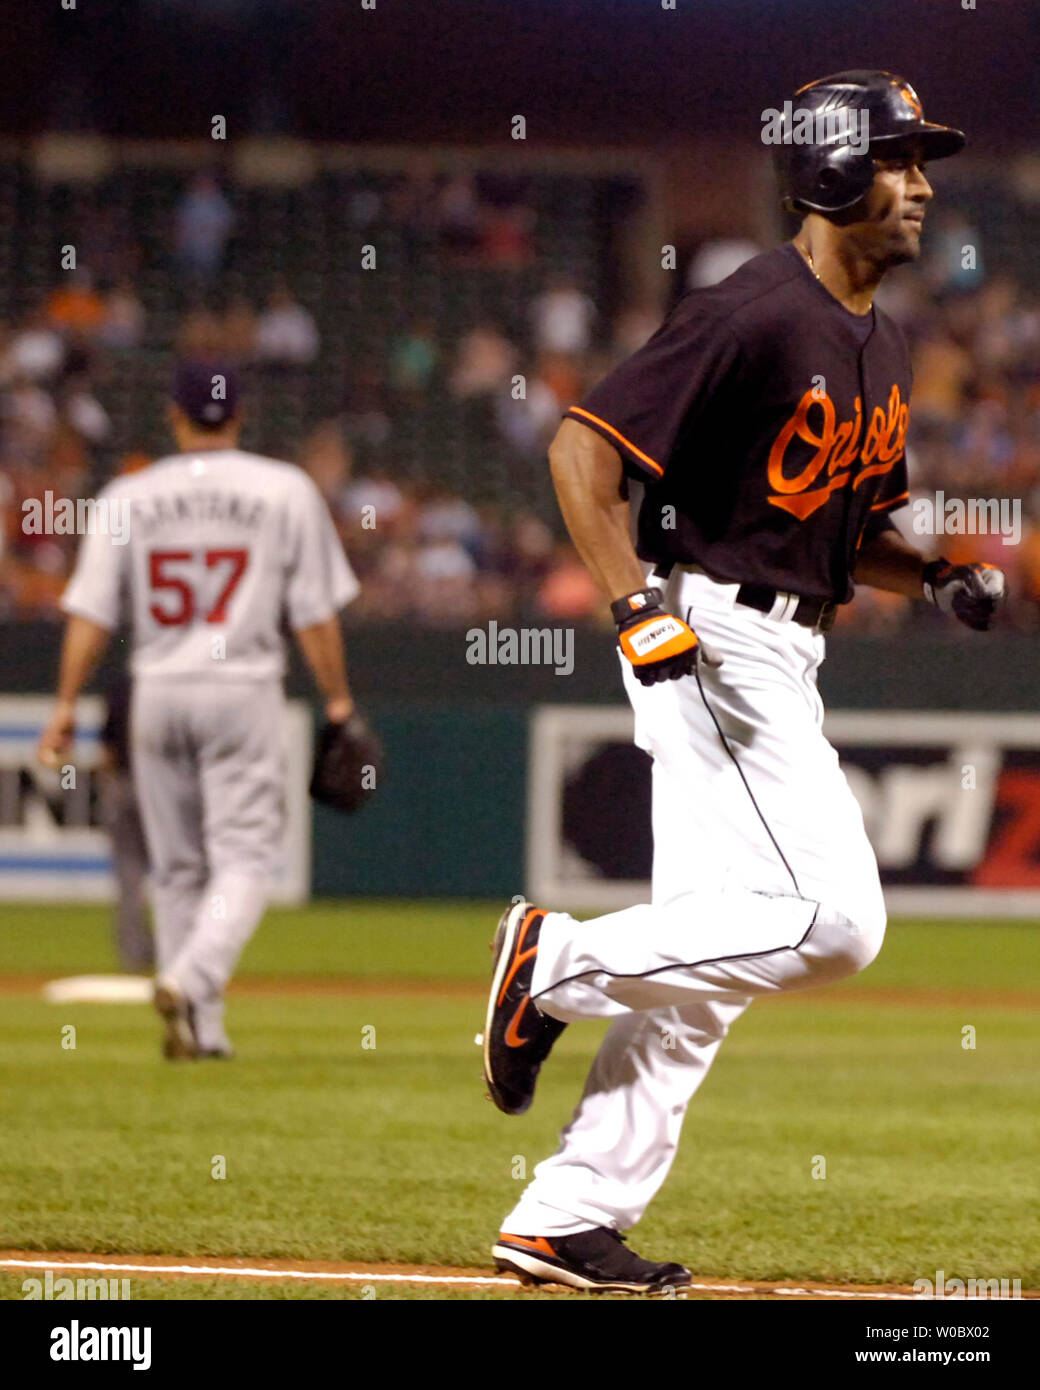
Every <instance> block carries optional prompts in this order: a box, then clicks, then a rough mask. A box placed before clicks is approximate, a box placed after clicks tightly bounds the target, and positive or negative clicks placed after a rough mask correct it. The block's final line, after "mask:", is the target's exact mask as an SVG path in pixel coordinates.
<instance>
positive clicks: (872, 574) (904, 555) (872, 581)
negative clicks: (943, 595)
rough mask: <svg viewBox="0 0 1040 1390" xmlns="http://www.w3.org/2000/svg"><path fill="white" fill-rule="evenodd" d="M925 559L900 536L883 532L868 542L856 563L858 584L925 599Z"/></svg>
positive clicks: (864, 543) (861, 549) (864, 544)
mask: <svg viewBox="0 0 1040 1390" xmlns="http://www.w3.org/2000/svg"><path fill="white" fill-rule="evenodd" d="M924 565H925V559H924V556H923V555H922V554H921V553H920V551H917V550H915V549H914V547H913V546H912V545H910V543H909V542H908V541H906V540H904V539H903V537H902V536H901V535H900V534H899V532H898V531H882V532H881V533H880V534H879V535H877V536H874V537H873V538H872V539H871V540H869V541H864V542H863V544H862V546H861V547H860V551H859V556H858V558H857V560H856V583H857V584H869V585H870V587H871V588H872V589H888V590H889V591H890V592H891V593H894V594H904V595H905V596H906V597H907V598H922V597H923V590H922V583H923V571H924Z"/></svg>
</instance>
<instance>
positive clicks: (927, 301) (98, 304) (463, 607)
mask: <svg viewBox="0 0 1040 1390" xmlns="http://www.w3.org/2000/svg"><path fill="white" fill-rule="evenodd" d="M370 196H375V195H370ZM386 201H387V208H388V209H389V212H390V214H391V215H392V216H394V217H396V218H397V219H398V220H399V221H400V223H401V225H402V226H405V227H411V228H412V229H413V231H414V230H416V229H417V228H419V229H423V230H424V234H425V235H427V237H432V238H433V240H434V242H435V245H436V253H437V255H438V256H439V257H440V258H441V261H442V264H443V267H444V273H445V275H446V276H450V274H451V271H452V269H453V267H457V266H466V267H473V266H477V267H480V268H481V269H483V270H485V271H486V272H487V273H488V275H489V276H491V277H499V278H500V279H501V278H503V277H504V279H505V282H506V288H507V292H508V283H509V277H510V276H511V275H512V274H514V273H515V272H516V271H517V269H519V268H524V269H526V270H528V271H530V269H531V266H532V257H533V240H532V236H533V229H534V226H535V223H536V221H537V217H538V211H537V209H536V208H535V207H532V206H529V205H526V204H525V203H524V202H523V201H522V200H513V201H510V200H508V199H506V200H504V201H503V200H501V199H499V200H490V201H487V202H482V201H481V198H480V196H479V192H478V190H477V188H476V187H475V185H474V182H473V180H472V179H471V178H469V177H467V176H462V175H458V176H452V177H445V178H443V179H441V180H440V181H438V180H430V181H429V183H428V185H427V184H424V183H423V182H422V181H421V180H420V181H417V182H413V183H411V184H410V183H408V181H407V180H405V181H404V183H403V184H399V185H398V186H397V187H396V190H391V193H390V194H389V195H388V196H387V200H386ZM387 208H384V209H383V211H384V213H385V212H386V211H387ZM353 215H354V216H356V217H358V216H360V217H362V218H363V217H364V216H365V208H364V207H360V208H355V209H354V210H353ZM238 216H239V214H238V213H237V212H236V208H235V195H234V191H233V190H225V189H223V188H222V187H221V186H220V184H219V182H218V181H217V179H216V178H214V177H212V176H210V175H206V174H200V175H197V176H196V177H194V178H193V179H191V180H190V181H189V182H188V183H187V184H186V185H185V187H184V189H183V192H182V195H181V197H180V199H179V201H178V203H177V205H176V208H175V209H174V212H173V216H172V218H171V222H170V226H169V228H168V230H167V247H168V256H169V264H170V268H171V274H173V275H175V276H177V277H179V279H178V284H179V286H180V295H181V302H183V304H184V306H185V308H184V311H183V313H182V314H181V316H180V320H179V322H178V323H177V325H176V328H175V332H174V334H173V337H172V341H170V342H168V343H166V344H165V345H164V346H165V347H167V348H169V349H171V350H172V351H174V352H175V353H176V354H177V355H179V356H182V357H201V358H211V359H220V360H231V361H234V362H235V363H236V364H238V366H239V367H240V369H241V371H242V373H243V375H244V378H245V380H246V382H247V387H248V391H247V398H248V395H249V394H250V393H251V394H252V396H253V398H254V399H256V398H262V397H263V396H264V393H265V392H266V391H267V390H268V389H269V388H270V387H271V386H272V385H275V384H277V386H278V388H279V389H280V390H281V391H282V392H283V393H284V392H285V391H288V392H290V393H301V394H306V390H307V387H308V383H309V382H310V381H311V380H312V376H313V372H314V369H315V364H316V363H318V362H320V360H321V354H322V352H323V350H324V349H323V341H322V331H321V328H320V326H319V321H320V314H319V313H318V310H319V308H320V306H319V305H316V304H307V303H304V302H303V298H304V296H303V295H302V294H298V293H297V292H296V290H295V289H294V286H293V285H292V284H290V283H288V281H287V280H286V279H284V278H280V277H271V278H269V279H268V280H267V281H265V282H264V283H257V284H254V285H252V286H251V290H250V292H249V293H237V292H236V293H234V294H233V295H231V296H229V297H222V295H221V293H220V285H221V276H222V271H223V268H224V266H225V264H226V259H227V255H228V247H229V244H230V243H231V241H232V238H233V236H234V230H235V226H236V218H237V217H238ZM929 230H930V232H931V236H930V238H929V242H928V251H927V254H926V256H925V257H924V259H923V260H922V262H921V263H920V264H919V265H917V266H914V267H906V268H904V269H902V270H900V271H898V272H895V273H894V274H892V275H891V276H890V277H889V279H888V280H887V281H886V283H885V285H884V286H883V288H882V291H881V293H880V295H879V303H881V304H882V305H883V306H884V308H885V309H886V310H887V311H888V312H889V313H891V314H892V315H893V316H894V317H895V318H896V319H897V320H898V321H899V322H900V323H901V324H902V325H903V327H904V329H905V331H906V333H907V336H908V338H909V341H910V344H911V349H912V354H913V361H914V376H915V380H914V395H913V401H912V424H911V433H910V444H909V466H910V476H911V486H912V490H913V491H912V505H911V508H910V509H908V510H907V511H906V512H904V513H903V514H902V517H903V523H904V525H906V526H907V527H908V529H909V532H910V534H911V535H913V533H914V532H915V531H917V532H918V534H917V539H918V540H919V541H920V543H921V544H922V545H923V546H926V547H929V548H931V547H934V548H935V549H936V550H941V551H942V552H943V553H945V554H946V555H947V556H948V557H949V558H950V559H954V560H956V559H959V558H962V557H968V558H973V559H978V558H981V559H985V560H988V561H990V562H991V563H994V564H997V565H999V566H1000V567H1001V568H1003V569H1004V570H1006V571H1007V572H1008V576H1009V582H1010V585H1011V589H1012V594H1013V601H1012V603H1011V605H1010V612H1009V618H1008V621H1010V622H1012V623H1014V624H1016V625H1018V626H1021V627H1027V628H1028V627H1036V626H1038V625H1040V305H1038V302H1037V300H1036V298H1035V296H1030V295H1029V294H1028V293H1027V292H1026V290H1025V289H1024V288H1023V287H1022V286H1020V285H1018V284H1016V283H1015V282H1014V281H1013V280H1012V279H1011V278H1009V277H1008V276H1007V275H1006V274H1003V273H1001V271H1000V269H999V267H993V268H990V267H988V266H987V264H986V260H985V246H984V244H982V242H983V238H981V236H980V234H979V232H978V231H977V229H975V228H972V227H971V226H970V225H969V224H968V223H967V222H966V221H965V219H964V218H963V217H962V216H961V215H959V214H955V213H951V212H946V213H936V214H935V219H934V225H933V226H932V227H930V229H929ZM966 244H971V245H972V246H973V247H974V248H975V257H974V262H973V263H972V264H970V267H969V268H966V267H965V264H964V262H965V257H964V256H963V254H962V252H963V247H964V246H965V245H966ZM757 249H758V248H756V247H755V246H754V245H752V244H750V243H747V242H740V243H729V242H725V243H724V242H711V243H707V244H704V245H701V246H700V247H699V248H694V250H695V254H694V255H692V256H691V258H690V259H689V261H688V263H686V264H685V266H684V268H683V270H682V272H681V274H680V276H679V277H677V281H678V282H677V288H676V293H679V292H681V290H682V289H683V288H685V286H686V285H697V284H705V283H711V282H713V281H714V280H716V279H718V278H721V276H722V275H724V274H726V273H729V271H730V270H732V269H733V268H735V267H736V265H738V264H739V263H740V261H741V260H742V259H744V258H746V257H747V256H748V255H750V254H754V252H755V251H756V250H757ZM143 255H144V252H143V251H142V249H141V248H140V247H139V246H135V245H134V244H133V242H132V239H131V240H130V241H129V242H127V243H126V244H123V245H119V246H115V247H113V244H112V242H111V239H110V241H109V243H108V244H107V245H106V246H104V247H103V248H102V249H101V250H100V251H99V252H98V255H97V257H96V263H97V264H96V266H92V265H90V264H89V263H87V262H86V261H85V260H84V261H82V262H81V264H80V265H79V267H78V268H76V269H71V270H69V271H67V272H64V273H63V274H62V275H61V276H60V278H56V280H55V283H54V284H53V286H51V287H50V288H49V289H48V290H47V291H46V292H45V293H44V294H43V295H42V296H41V297H40V298H39V300H38V302H36V303H35V304H33V305H32V306H31V307H30V308H29V310H28V311H27V312H25V313H24V314H23V315H21V317H20V318H19V319H18V320H17V321H16V322H12V323H4V324H0V616H2V617H26V618H57V616H58V609H57V602H58V598H59V596H60V593H61V590H62V587H63V585H64V582H65V578H66V576H67V574H68V571H69V567H70V564H71V561H72V558H73V556H74V553H75V547H76V543H77V541H76V537H75V536H74V535H71V536H64V535H57V534H42V535H36V534H31V533H29V532H28V531H27V530H26V529H25V527H24V526H23V525H22V521H23V512H22V504H23V502H24V501H25V500H26V499H29V498H33V497H38V498H39V497H42V496H43V495H44V494H45V493H46V492H48V491H50V492H51V493H53V495H54V496H55V497H71V498H77V497H82V496H87V495H90V494H91V493H92V492H93V491H94V490H96V488H97V487H98V486H99V485H100V483H102V482H104V481H105V480H106V478H107V477H109V476H111V475H112V474H114V473H118V472H120V471H125V470H130V469H133V468H137V467H141V466H143V465H145V464H147V463H148V462H149V461H150V460H149V457H148V455H147V454H145V453H143V452H142V449H141V445H140V442H139V441H138V440H135V439H133V438H122V437H119V431H118V430H117V429H116V428H115V427H114V425H113V420H112V418H111V416H110V413H109V412H108V411H107V410H106V407H105V404H104V401H105V399H106V389H107V388H108V387H109V386H110V385H111V383H112V382H113V381H114V380H116V379H120V378H123V379H125V378H126V377H127V376H128V375H129V376H132V374H133V372H134V368H135V361H136V354H137V353H138V351H139V350H140V348H141V345H142V344H144V343H145V342H147V341H149V337H150V325H149V321H148V320H149V315H148V311H147V310H146V307H145V304H144V302H143V298H142V296H141V294H140V293H139V290H138V287H137V283H136V276H137V274H138V272H139V269H140V266H141V263H142V258H143ZM968 259H969V261H970V259H971V258H968ZM602 299H603V296H601V295H600V294H598V293H597V290H596V287H595V286H594V285H591V284H587V283H585V284H583V283H579V278H578V277H576V276H572V275H569V274H565V273H562V272H556V271H554V272H551V273H547V274H546V275H545V276H544V277H542V278H541V281H540V288H539V289H538V290H537V291H536V292H535V293H534V294H532V295H530V296H528V297H527V299H526V300H525V301H524V302H523V303H521V304H520V305H519V312H518V313H517V314H515V315H514V317H513V319H512V320H511V321H510V322H509V323H506V322H504V321H503V320H502V316H501V315H498V316H496V315H495V314H494V313H493V312H480V313H477V314H474V315H473V316H472V318H471V320H470V322H469V323H468V326H464V328H463V329H462V331H461V332H458V333H451V332H449V331H448V330H446V329H444V328H443V327H442V326H441V325H439V324H438V322H437V321H436V320H435V319H434V318H432V317H430V316H429V315H426V314H416V315H414V316H411V317H408V316H405V317H404V319H403V320H402V323H401V327H400V331H399V332H397V333H396V335H395V336H393V337H392V339H391V340H390V342H389V345H388V348H387V350H386V352H385V355H384V357H383V360H382V361H375V362H373V361H372V360H365V361H364V362H363V363H359V364H358V366H357V370H356V371H353V372H352V373H351V374H350V378H349V380H348V382H347V383H346V385H345V389H344V392H343V395H342V399H340V400H338V401H332V402H329V404H328V406H327V408H325V409H321V410H318V411H312V412H311V414H312V418H311V419H310V420H309V421H308V422H307V425H306V428H304V429H303V430H302V431H301V433H300V435H299V437H298V439H297V441H296V447H295V449H294V450H293V452H294V453H295V457H296V460H297V461H298V462H299V463H300V465H301V466H302V467H304V468H306V469H307V470H308V472H309V473H310V474H311V475H312V477H313V478H314V479H315V481H316V482H317V484H318V486H319V487H320V488H321V490H322V492H323V494H324V495H325V497H326V498H327V500H328V502H329V505H330V507H331V509H332V512H333V515H334V517H335V519H336V522H337V525H338V527H339V528H340V531H341V534H342V537H343V540H344V544H345V546H346V548H347V550H348V553H349V554H350V556H351V560H352V562H353V563H354V565H355V567H356V569H357V571H358V573H359V575H360V577H361V579H362V581H363V592H362V597H361V598H360V600H359V601H358V602H357V603H356V604H355V605H354V606H353V608H352V610H351V614H350V617H351V621H355V620H359V619H365V618H379V619H382V620H385V619H394V618H401V619H410V620H418V621H420V622H423V623H428V624H431V625H455V624H461V623H469V622H470V621H472V620H474V619H476V620H483V619H486V618H488V617H492V616H499V617H501V616H506V615H515V614H521V615H523V614H529V615H531V616H536V617H537V616H540V617H542V618H544V619H546V620H555V621H561V622H564V621H582V620H590V621H602V610H603V605H602V603H601V602H600V600H599V597H598V595H597V593H596V590H595V587H594V585H593V583H592V581H591V579H590V577H589V576H588V574H587V573H586V571H585V569H584V567H583V566H582V565H581V564H580V562H579V561H578V558H577V556H576V555H575V553H574V551H573V550H572V548H571V547H570V546H569V544H567V542H566V540H565V539H564V537H563V532H562V527H561V525H560V524H559V522H558V520H557V518H556V517H555V515H554V509H553V507H552V505H551V494H550V493H549V491H548V489H547V487H546V486H545V481H546V474H547V465H546V462H545V450H546V447H547V445H548V442H549V440H550V439H551V438H552V435H553V433H554V432H555V430H556V428H557V424H558V421H559V418H560V415H561V413H562V411H563V410H564V409H565V408H566V407H567V406H568V405H569V404H571V403H572V402H573V401H574V400H576V399H578V398H579V397H580V396H581V395H582V393H583V392H584V391H585V390H586V389H587V387H588V386H590V385H591V384H592V383H593V382H594V381H596V380H597V379H599V378H600V377H601V376H602V375H603V374H604V373H605V372H606V371H607V370H608V369H609V368H610V366H611V365H612V364H613V363H614V362H616V361H619V360H621V359H622V358H623V357H625V356H626V355H628V354H629V353H630V352H632V351H633V350H634V349H635V348H636V347H638V346H639V345H640V344H641V343H642V342H644V341H645V340H646V338H647V337H648V336H649V335H650V334H651V333H652V332H653V329H654V327H655V326H656V322H657V321H658V318H659V311H655V310H654V309H653V308H648V307H646V306H642V305H635V306H633V305H628V306H623V307H621V308H618V309H615V308H613V307H612V306H608V305H607V304H605V303H604V302H602ZM518 380H522V386H518ZM444 402H447V406H448V408H449V410H454V411H455V416H454V418H455V419H456V421H457V423H458V426H459V428H460V429H461V430H462V431H463V432H466V431H468V432H469V435H470V445H471V447H475V448H476V449H477V450H478V451H479V450H480V448H482V447H483V446H484V444H486V446H487V448H488V450H489V451H493V452H494V454H495V456H496V458H498V459H500V460H503V461H504V463H503V467H504V474H503V476H504V477H505V478H506V480H507V482H508V481H509V480H512V482H513V483H514V484H515V486H507V487H505V488H503V489H500V490H499V493H498V495H496V496H492V497H484V496H483V495H482V494H481V493H479V492H478V491H473V490H471V489H470V488H469V486H468V485H467V480H466V479H465V478H460V477H459V476H458V475H457V470H456V471H455V472H454V473H453V472H452V470H451V469H450V468H443V469H442V468H439V467H438V466H437V462H436V459H435V458H433V457H432V451H431V457H430V458H429V459H428V458H427V456H426V452H425V450H426V446H427V444H428V443H429V441H430V440H431V439H433V438H434V436H435V434H436V432H437V429H438V426H437V425H436V424H435V423H433V414H432V409H433V406H434V404H435V403H436V404H437V406H438V409H439V410H440V411H441V415H440V416H438V419H440V418H442V415H443V408H444V407H443V404H442V403H444ZM245 442H246V445H247V447H255V448H257V449H259V450H260V451H270V452H279V451H278V450H276V449H273V448H271V449H269V450H268V446H267V441H265V439H264V438H263V437H257V436H256V435H253V436H247V439H246V441H245ZM403 461H406V462H407V466H403ZM532 480H534V483H532ZM936 494H943V495H944V496H945V497H946V498H979V499H996V500H997V501H1000V500H1001V499H1003V500H1004V501H1005V503H1006V504H1007V507H1006V513H1005V514H1006V515H1012V514H1015V515H1017V516H1018V517H1019V523H1020V525H1019V529H1018V530H1017V531H1016V534H1015V535H1014V536H1013V537H1012V538H1008V537H1004V536H1001V535H1000V534H989V535H965V536H962V535H957V534H944V535H942V536H940V537H937V538H932V537H930V536H929V535H927V534H924V533H923V528H922V530H918V526H919V525H920V523H921V522H922V521H923V520H924V516H925V514H924V512H922V511H919V509H918V508H917V507H916V503H917V502H918V501H919V500H920V499H926V500H927V499H933V501H934V499H935V497H936ZM547 497H548V498H549V504H548V505H546V498H547ZM1016 508H1018V509H1019V510H1018V511H1017V512H1016V511H1015V509H1016ZM933 510H934V507H933ZM939 510H940V512H941V510H942V507H941V502H940V504H939ZM1009 539H1010V540H1011V543H1006V542H1007V541H1008V540H1009ZM929 620H930V615H929V614H928V613H927V612H926V611H923V610H921V606H920V605H917V606H915V605H911V604H909V603H907V601H905V600H903V599H900V598H898V597H896V596H889V595H882V594H877V593H875V592H873V591H864V592H863V595H862V597H861V599H860V600H859V601H858V602H857V603H855V604H854V605H852V606H851V607H850V608H848V609H845V610H843V611H842V614H841V617H840V619H839V621H840V623H841V625H842V626H848V627H854V628H860V629H866V630H881V631H884V630H888V629H890V628H891V627H893V626H895V625H898V624H901V623H905V622H911V621H923V622H927V621H929Z"/></svg>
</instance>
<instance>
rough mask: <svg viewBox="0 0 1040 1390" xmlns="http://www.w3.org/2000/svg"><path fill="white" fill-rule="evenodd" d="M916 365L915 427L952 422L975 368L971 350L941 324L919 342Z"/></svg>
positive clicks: (935, 425)
mask: <svg viewBox="0 0 1040 1390" xmlns="http://www.w3.org/2000/svg"><path fill="white" fill-rule="evenodd" d="M913 366H914V391H913V422H914V426H915V429H916V430H918V431H920V430H922V429H923V430H927V429H930V428H935V427H950V426H952V425H953V424H954V423H955V422H956V420H957V419H958V416H959V414H960V410H961V405H962V402H963V400H964V393H965V390H966V388H967V386H968V383H969V382H970V381H971V378H972V373H973V371H974V364H973V362H972V358H971V354H970V353H969V352H967V351H966V350H965V349H964V348H962V347H959V346H958V345H957V343H955V342H954V340H953V339H952V338H951V337H950V335H949V334H948V333H946V332H944V331H943V330H942V329H941V328H940V327H938V326H937V327H936V329H935V330H934V331H933V332H932V333H930V334H929V335H928V337H926V338H925V339H924V340H923V341H922V342H920V343H919V344H918V345H917V350H916V352H915V353H914V358H913Z"/></svg>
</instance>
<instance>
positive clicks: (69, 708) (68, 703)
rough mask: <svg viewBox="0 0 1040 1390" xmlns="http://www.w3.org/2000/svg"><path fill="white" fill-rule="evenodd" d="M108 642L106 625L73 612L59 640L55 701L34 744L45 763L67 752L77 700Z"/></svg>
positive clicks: (55, 761)
mask: <svg viewBox="0 0 1040 1390" xmlns="http://www.w3.org/2000/svg"><path fill="white" fill-rule="evenodd" d="M107 644H108V629H107V628H105V627H102V626H101V624H100V623H95V622H92V621H91V620H90V618H84V617H81V616H80V614H78V613H73V614H72V616H71V617H70V618H69V620H68V623H67V625H66V627H65V636H64V638H63V639H62V644H61V664H60V666H59V668H58V702H57V705H56V706H55V709H54V713H53V714H52V715H51V718H50V721H49V722H48V724H47V727H46V728H45V729H44V731H43V733H42V735H41V736H40V742H39V746H38V748H37V757H38V758H39V760H40V762H41V763H43V764H44V765H45V766H47V767H56V766H57V765H58V764H59V763H60V762H61V761H62V759H63V758H65V757H66V756H67V755H68V752H69V749H70V748H71V746H72V739H73V735H74V733H75V728H76V700H77V698H78V696H79V693H80V691H81V690H82V689H83V687H84V686H85V685H86V683H87V680H88V678H89V676H90V673H91V671H92V670H93V669H94V665H95V663H96V662H97V659H98V657H99V656H100V655H101V653H102V652H103V651H104V650H105V647H106V645H107Z"/></svg>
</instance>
